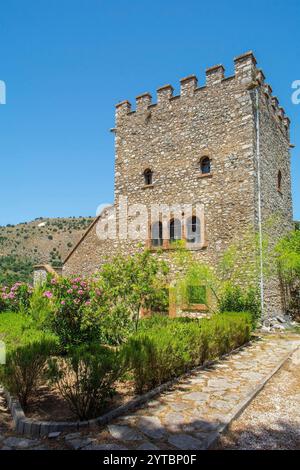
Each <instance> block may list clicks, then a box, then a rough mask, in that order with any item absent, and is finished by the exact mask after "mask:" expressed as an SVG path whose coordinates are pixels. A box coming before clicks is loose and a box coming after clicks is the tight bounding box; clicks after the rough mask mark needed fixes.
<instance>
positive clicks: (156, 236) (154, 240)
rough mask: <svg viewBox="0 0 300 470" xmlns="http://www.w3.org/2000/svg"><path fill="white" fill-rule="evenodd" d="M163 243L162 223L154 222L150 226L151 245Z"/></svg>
mask: <svg viewBox="0 0 300 470" xmlns="http://www.w3.org/2000/svg"><path fill="white" fill-rule="evenodd" d="M162 244H163V224H162V222H154V223H153V224H152V227H151V245H152V246H162Z"/></svg>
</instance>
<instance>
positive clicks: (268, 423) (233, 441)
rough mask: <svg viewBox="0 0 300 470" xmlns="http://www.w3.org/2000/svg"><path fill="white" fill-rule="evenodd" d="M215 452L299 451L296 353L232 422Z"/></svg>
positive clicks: (299, 364)
mask: <svg viewBox="0 0 300 470" xmlns="http://www.w3.org/2000/svg"><path fill="white" fill-rule="evenodd" d="M216 447H217V448H218V449H240V450H243V449H249V450H251V449H265V450H266V449H271V450H275V449H290V450H292V449H294V450H295V449H300V350H298V351H296V352H295V353H294V354H293V355H292V357H291V358H290V359H289V360H288V362H287V363H286V364H285V365H284V366H283V367H282V368H281V369H280V370H279V372H277V374H276V375H275V376H274V377H273V378H272V379H271V380H270V381H269V382H268V383H267V385H266V386H265V388H264V389H263V390H262V391H261V392H260V393H259V394H258V396H257V397H256V398H255V399H254V400H253V401H252V403H251V404H250V405H249V406H248V408H247V409H246V410H245V411H244V412H243V413H242V414H241V415H240V417H239V418H238V419H237V420H235V421H234V422H233V423H232V424H231V426H230V428H229V430H228V431H227V433H225V434H224V435H223V436H222V437H221V439H220V441H219V443H218V445H217V446H216Z"/></svg>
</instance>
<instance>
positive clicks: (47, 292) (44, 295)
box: [43, 290, 53, 299]
mask: <svg viewBox="0 0 300 470" xmlns="http://www.w3.org/2000/svg"><path fill="white" fill-rule="evenodd" d="M43 297H47V299H51V298H52V297H53V294H52V292H50V291H49V290H46V291H45V292H44V293H43Z"/></svg>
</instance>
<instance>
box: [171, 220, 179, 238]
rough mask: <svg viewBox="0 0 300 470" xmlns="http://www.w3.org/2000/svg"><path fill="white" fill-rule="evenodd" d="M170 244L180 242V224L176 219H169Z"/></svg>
mask: <svg viewBox="0 0 300 470" xmlns="http://www.w3.org/2000/svg"><path fill="white" fill-rule="evenodd" d="M169 236H170V242H171V243H172V242H174V241H176V240H181V222H180V220H178V219H171V220H170V223H169Z"/></svg>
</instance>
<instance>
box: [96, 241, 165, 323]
mask: <svg viewBox="0 0 300 470" xmlns="http://www.w3.org/2000/svg"><path fill="white" fill-rule="evenodd" d="M168 271H169V270H168V267H167V265H166V263H165V262H164V261H160V260H159V259H157V257H154V256H152V255H151V253H150V251H149V250H146V251H142V252H140V253H137V254H135V255H134V256H116V257H115V258H114V259H113V261H112V262H111V263H108V264H106V265H104V267H103V269H102V271H101V273H100V278H99V280H100V286H101V290H102V295H103V300H104V302H106V303H110V304H111V305H113V306H116V305H122V306H124V307H125V308H127V310H128V312H129V315H130V317H131V318H132V320H133V322H134V326H135V330H137V329H138V322H139V316H140V312H141V309H142V308H143V309H151V306H152V305H153V304H155V305H157V304H159V303H160V301H162V300H163V296H164V292H163V288H164V287H166V286H167V282H166V277H167V274H168Z"/></svg>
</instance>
